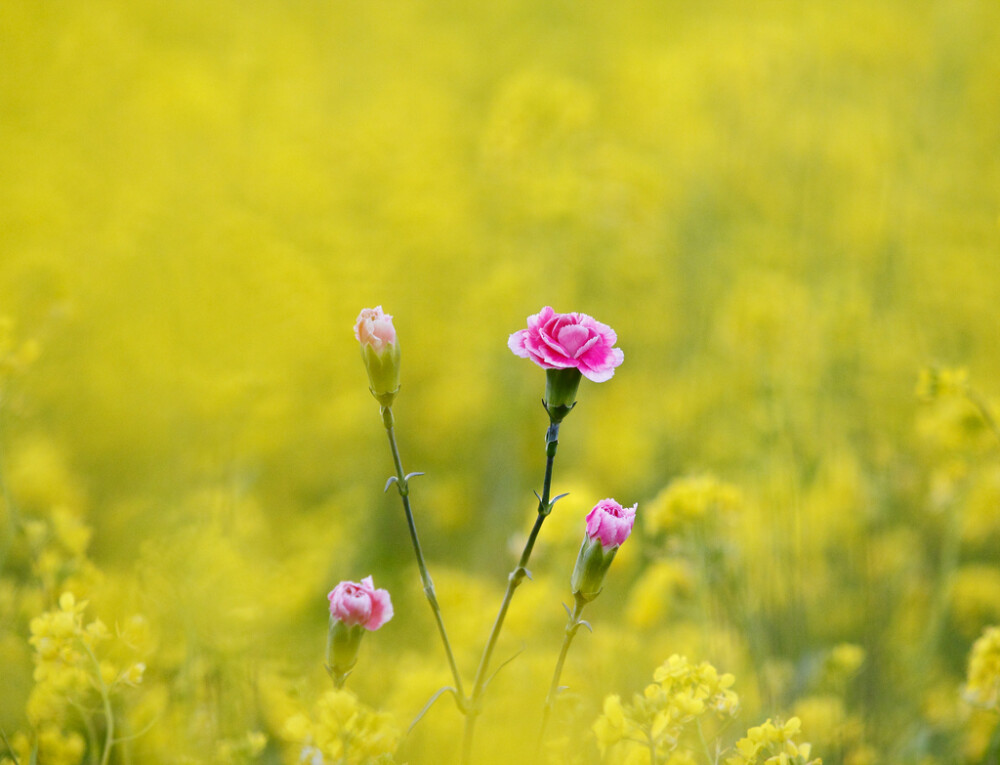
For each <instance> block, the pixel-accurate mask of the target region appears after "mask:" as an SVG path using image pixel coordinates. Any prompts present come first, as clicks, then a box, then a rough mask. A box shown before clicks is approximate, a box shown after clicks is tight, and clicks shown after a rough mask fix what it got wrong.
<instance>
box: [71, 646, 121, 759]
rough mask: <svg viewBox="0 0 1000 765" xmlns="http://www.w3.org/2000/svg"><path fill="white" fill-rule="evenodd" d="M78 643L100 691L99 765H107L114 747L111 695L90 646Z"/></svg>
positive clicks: (113, 718)
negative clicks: (101, 742)
mask: <svg viewBox="0 0 1000 765" xmlns="http://www.w3.org/2000/svg"><path fill="white" fill-rule="evenodd" d="M80 642H81V643H83V647H84V650H86V651H87V655H88V656H90V660H91V661H92V662H93V663H94V670H95V674H94V677H95V678H96V680H97V690H98V691H100V693H101V701H102V702H103V704H104V720H105V726H104V751H103V752H101V765H108V761H109V760H110V758H111V747H113V746H114V745H115V714H114V710H113V709H112V708H111V694H110V692H109V691H108V686H107V684H106V683H105V682H104V678H103V677H102V676H101V663H100V662H99V661H98V660H97V657H96V656H95V655H94V652H93V651H92V650H91V648H90V646H89V645H87V644H86V643H85V642H84V641H82V640H81V641H80Z"/></svg>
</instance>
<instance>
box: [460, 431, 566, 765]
mask: <svg viewBox="0 0 1000 765" xmlns="http://www.w3.org/2000/svg"><path fill="white" fill-rule="evenodd" d="M558 447H559V421H557V420H556V419H554V418H552V416H551V415H550V416H549V428H548V430H546V431H545V479H544V481H543V483H542V494H541V496H540V497H538V516H537V517H536V518H535V525H534V526H533V527H532V528H531V533H530V534H529V535H528V541H527V542H525V544H524V551H523V552H522V553H521V559H520V560H519V561H518V562H517V567H516V568H515V569H514V570H513V571H511V572H510V575H509V576H508V577H507V590H506V592H504V595H503V602H502V603H501V604H500V611H499V612H498V613H497V618H496V620H495V621H494V622H493V631H492V632H490V637H489V640H487V641H486V648H485V649H484V650H483V657H482V658H481V659H480V660H479V668H478V669H477V670H476V683H475V685H474V686H473V688H472V696H471V697H470V698H469V704H468V709H467V711H466V715H465V733H464V735H463V738H462V762H463V763H464V764H465V765H468V763H469V762H470V758H471V756H472V738H473V735H474V734H475V730H476V718H477V717H478V715H479V713H480V711H481V704H482V697H483V692H484V691H485V690H486V685H487V683H488V682H489V680H488V679H487V677H486V673H487V672H488V671H489V667H490V659H491V658H492V656H493V649H494V648H496V644H497V638H499V637H500V630H501V629H503V622H504V619H505V618H506V617H507V609H508V608H510V601H511V600H512V599H513V597H514V590H516V589H517V586H518V585H519V584H521V582H522V580H523V579H524V577H526V576H527V577H529V578H530V576H531V575H530V574H529V573H528V568H527V566H528V560H529V559H530V558H531V551H532V549H533V548H534V547H535V540H536V539H537V538H538V532H539V531H541V529H542V524H543V523H544V522H545V519H546V518H547V517H548V515H549V513H551V512H552V505H554V504H555V500H551V501H550V500H549V494H550V491H551V489H552V465H553V463H554V462H555V459H556V449H557V448H558ZM536 496H537V495H536ZM556 499H559V497H556Z"/></svg>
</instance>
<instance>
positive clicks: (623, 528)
mask: <svg viewBox="0 0 1000 765" xmlns="http://www.w3.org/2000/svg"><path fill="white" fill-rule="evenodd" d="M638 507H639V505H638V504H635V505H632V507H622V506H621V505H619V504H618V503H617V502H615V501H614V500H613V499H602V500H601V501H600V502H598V503H597V504H596V505H594V509H593V510H591V511H590V512H589V513H588V514H587V536H588V537H590V538H591V539H599V540H600V542H601V546H602V547H604V548H608V547H617V546H619V545H620V544H621V543H622V542H624V541H625V540H626V539H628V537H629V534H631V533H632V525H633V524H634V523H635V511H636V510H637V509H638Z"/></svg>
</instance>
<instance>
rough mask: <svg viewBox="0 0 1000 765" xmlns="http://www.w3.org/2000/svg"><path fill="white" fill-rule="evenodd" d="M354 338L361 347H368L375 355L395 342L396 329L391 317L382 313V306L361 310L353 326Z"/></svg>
mask: <svg viewBox="0 0 1000 765" xmlns="http://www.w3.org/2000/svg"><path fill="white" fill-rule="evenodd" d="M354 337H355V338H356V339H357V341H358V342H359V343H361V344H362V345H370V346H371V347H372V348H373V349H374V351H375V352H376V353H381V352H382V349H383V348H385V346H387V345H389V344H390V343H394V342H396V328H395V327H393V326H392V316H390V315H389V314H387V313H384V312H383V311H382V306H380V305H378V306H375V307H374V308H363V309H362V310H361V313H360V314H358V320H357V321H356V322H355V324H354Z"/></svg>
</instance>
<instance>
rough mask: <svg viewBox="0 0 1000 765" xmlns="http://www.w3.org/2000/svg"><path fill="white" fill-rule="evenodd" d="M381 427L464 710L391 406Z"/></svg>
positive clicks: (383, 412)
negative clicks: (390, 451) (401, 456)
mask: <svg viewBox="0 0 1000 765" xmlns="http://www.w3.org/2000/svg"><path fill="white" fill-rule="evenodd" d="M382 424H383V425H385V434H386V436H387V437H388V439H389V448H390V449H391V450H392V462H393V464H394V465H395V467H396V475H395V484H396V489H397V490H398V491H399V497H400V499H401V500H402V502H403V512H404V513H405V515H406V525H407V526H408V527H409V529H410V540H411V541H412V542H413V552H414V554H415V555H416V557H417V568H419V569H420V580H421V582H422V583H423V586H424V595H426V596H427V602H428V603H429V604H430V607H431V611H433V612H434V620H435V622H437V628H438V633H439V634H440V635H441V642H442V643H443V644H444V652H445V654H446V655H447V657H448V665H449V666H450V667H451V674H452V677H453V678H454V680H455V688H456V690H457V691H458V694H457V698H458V699H459V700H460V703H459V708H463V707H464V703H465V691H464V690H463V689H462V676H461V674H460V673H459V671H458V664H457V662H456V661H455V654H454V652H453V651H452V650H451V642H450V641H449V640H448V631H447V630H446V629H445V626H444V619H443V617H442V616H441V607H440V606H439V605H438V601H437V594H436V593H435V592H434V582H433V581H432V580H431V575H430V572H429V571H428V570H427V563H426V562H425V561H424V553H423V550H422V549H421V547H420V539H419V538H418V537H417V526H416V523H414V521H413V511H412V510H411V509H410V487H409V484H408V480H407V479H408V478H410V477H412V476H407V475H406V474H405V473H404V472H403V461H402V459H401V458H400V456H399V447H398V446H397V445H396V434H395V432H394V431H393V416H392V408H391V407H388V406H383V407H382ZM390 480H393V479H390ZM463 712H464V709H463Z"/></svg>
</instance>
